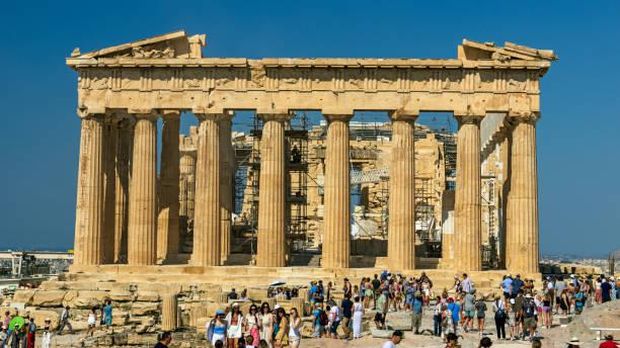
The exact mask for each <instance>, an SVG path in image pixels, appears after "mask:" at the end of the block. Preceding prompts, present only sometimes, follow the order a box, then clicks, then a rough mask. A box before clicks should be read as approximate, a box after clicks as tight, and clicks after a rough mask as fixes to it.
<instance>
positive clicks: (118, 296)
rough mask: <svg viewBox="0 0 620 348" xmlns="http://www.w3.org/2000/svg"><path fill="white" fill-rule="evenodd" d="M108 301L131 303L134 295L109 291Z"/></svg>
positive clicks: (122, 291)
mask: <svg viewBox="0 0 620 348" xmlns="http://www.w3.org/2000/svg"><path fill="white" fill-rule="evenodd" d="M109 296H110V300H112V301H114V302H129V301H133V299H134V295H133V294H132V293H131V292H129V291H128V290H121V289H114V290H112V291H110V294H109Z"/></svg>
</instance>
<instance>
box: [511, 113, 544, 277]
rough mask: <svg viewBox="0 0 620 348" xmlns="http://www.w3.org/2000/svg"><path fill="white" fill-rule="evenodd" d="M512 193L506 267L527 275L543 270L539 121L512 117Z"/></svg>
mask: <svg viewBox="0 0 620 348" xmlns="http://www.w3.org/2000/svg"><path fill="white" fill-rule="evenodd" d="M512 120H513V121H514V128H513V130H512V144H511V151H510V152H511V155H510V158H511V161H510V162H511V172H510V193H509V194H508V207H507V221H506V225H507V226H506V227H507V230H506V266H507V269H508V270H510V271H514V272H515V273H516V272H522V273H526V274H531V273H537V272H538V271H539V266H538V262H539V255H538V246H539V241H538V183H537V181H538V180H537V174H538V169H537V163H536V118H535V117H525V118H512Z"/></svg>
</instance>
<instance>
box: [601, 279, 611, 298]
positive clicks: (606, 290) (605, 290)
mask: <svg viewBox="0 0 620 348" xmlns="http://www.w3.org/2000/svg"><path fill="white" fill-rule="evenodd" d="M609 301H611V284H610V283H609V282H608V281H607V279H606V278H603V279H601V303H605V302H609Z"/></svg>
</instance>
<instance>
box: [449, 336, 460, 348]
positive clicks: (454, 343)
mask: <svg viewBox="0 0 620 348" xmlns="http://www.w3.org/2000/svg"><path fill="white" fill-rule="evenodd" d="M458 347H460V345H459V336H457V335H456V333H453V332H451V333H449V334H447V335H446V348H458Z"/></svg>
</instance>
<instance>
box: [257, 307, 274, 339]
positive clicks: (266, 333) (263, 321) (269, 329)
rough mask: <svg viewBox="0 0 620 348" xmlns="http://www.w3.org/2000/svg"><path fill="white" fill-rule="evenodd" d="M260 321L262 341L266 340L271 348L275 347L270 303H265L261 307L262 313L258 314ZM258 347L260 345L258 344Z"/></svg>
mask: <svg viewBox="0 0 620 348" xmlns="http://www.w3.org/2000/svg"><path fill="white" fill-rule="evenodd" d="M258 320H259V325H260V339H261V340H265V342H267V345H268V346H269V347H273V321H274V318H273V314H271V308H269V303H267V302H264V303H263V304H262V305H261V307H260V313H259V314H258ZM257 346H258V344H257Z"/></svg>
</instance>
